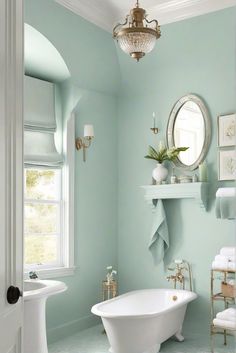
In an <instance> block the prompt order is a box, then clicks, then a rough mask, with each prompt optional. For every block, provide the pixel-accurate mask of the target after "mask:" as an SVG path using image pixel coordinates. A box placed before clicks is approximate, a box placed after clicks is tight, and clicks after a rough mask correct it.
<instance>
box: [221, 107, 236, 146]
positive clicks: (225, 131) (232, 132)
mask: <svg viewBox="0 0 236 353" xmlns="http://www.w3.org/2000/svg"><path fill="white" fill-rule="evenodd" d="M218 145H219V147H228V146H235V145H236V113H233V114H228V115H220V116H219V117H218Z"/></svg>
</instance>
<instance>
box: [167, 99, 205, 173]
mask: <svg viewBox="0 0 236 353" xmlns="http://www.w3.org/2000/svg"><path fill="white" fill-rule="evenodd" d="M188 101H192V102H195V103H196V104H197V105H198V106H199V108H200V110H201V112H202V116H203V119H204V126H205V131H204V143H203V146H202V151H201V153H200V155H199V157H198V159H197V160H196V161H195V162H194V163H193V164H191V165H186V164H183V163H182V162H181V161H180V160H179V158H177V159H176V160H175V162H174V163H175V165H176V166H177V167H179V168H182V169H185V170H194V169H196V168H197V167H198V166H199V164H200V163H201V162H202V161H203V160H204V158H205V157H206V154H207V151H208V148H209V145H210V142H211V120H210V115H209V111H208V109H207V107H206V105H205V103H204V102H203V100H202V99H201V98H200V97H198V96H197V95H195V94H187V95H186V96H183V97H181V98H180V99H179V100H178V101H177V102H176V103H175V104H174V106H173V108H172V110H171V112H170V116H169V120H168V124H167V130H166V140H167V145H168V148H171V147H174V125H175V120H176V117H177V115H178V112H179V110H180V108H181V107H182V106H183V105H184V104H185V103H186V102H188Z"/></svg>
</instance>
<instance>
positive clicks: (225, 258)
mask: <svg viewBox="0 0 236 353" xmlns="http://www.w3.org/2000/svg"><path fill="white" fill-rule="evenodd" d="M215 261H230V262H236V257H235V256H226V255H216V256H215Z"/></svg>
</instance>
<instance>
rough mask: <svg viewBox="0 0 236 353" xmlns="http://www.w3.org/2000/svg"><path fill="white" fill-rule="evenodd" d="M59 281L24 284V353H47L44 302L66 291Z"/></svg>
mask: <svg viewBox="0 0 236 353" xmlns="http://www.w3.org/2000/svg"><path fill="white" fill-rule="evenodd" d="M66 289H67V286H66V284H65V283H63V282H60V281H51V280H39V279H32V280H26V281H25V282H24V293H23V298H24V350H23V352H24V353H48V347H47V334H46V320H45V311H46V300H47V298H48V297H50V296H52V295H55V294H59V293H62V292H64V291H66Z"/></svg>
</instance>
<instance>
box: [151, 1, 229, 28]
mask: <svg viewBox="0 0 236 353" xmlns="http://www.w3.org/2000/svg"><path fill="white" fill-rule="evenodd" d="M231 6H236V0H224V1H223V0H214V1H212V0H171V1H167V2H165V3H163V4H160V5H157V6H155V7H153V8H150V9H148V13H150V15H151V17H152V16H154V17H155V18H157V20H158V22H159V23H160V24H167V23H172V22H177V21H182V20H185V19H187V18H191V17H195V16H200V15H204V14H207V13H210V12H214V11H219V10H223V9H225V8H228V7H231Z"/></svg>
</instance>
